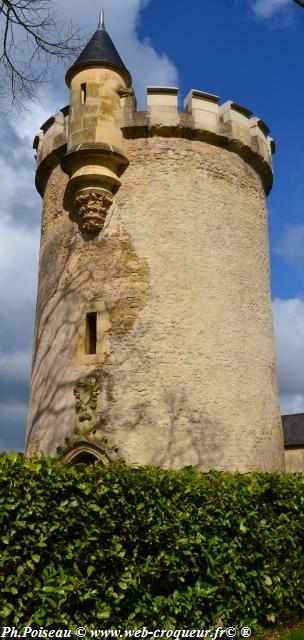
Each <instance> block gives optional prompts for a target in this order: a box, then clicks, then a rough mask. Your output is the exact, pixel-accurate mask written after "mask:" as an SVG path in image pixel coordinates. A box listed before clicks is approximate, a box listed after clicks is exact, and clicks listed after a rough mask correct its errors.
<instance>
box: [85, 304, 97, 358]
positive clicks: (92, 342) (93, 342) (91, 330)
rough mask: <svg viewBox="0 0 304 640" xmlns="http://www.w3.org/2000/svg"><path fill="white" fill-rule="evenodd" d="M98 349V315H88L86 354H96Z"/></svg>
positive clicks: (94, 313)
mask: <svg viewBox="0 0 304 640" xmlns="http://www.w3.org/2000/svg"><path fill="white" fill-rule="evenodd" d="M96 347H97V313H96V311H95V312H93V313H87V314H86V340H85V349H86V354H91V353H96Z"/></svg>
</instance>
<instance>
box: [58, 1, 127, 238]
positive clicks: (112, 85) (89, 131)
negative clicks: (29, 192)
mask: <svg viewBox="0 0 304 640" xmlns="http://www.w3.org/2000/svg"><path fill="white" fill-rule="evenodd" d="M66 83H67V86H68V87H69V89H70V109H69V121H68V137H67V153H66V155H65V157H64V159H63V161H62V164H61V166H62V168H63V170H64V171H65V172H66V173H67V174H68V175H69V182H68V185H67V203H68V206H69V207H70V208H71V210H72V211H71V213H72V216H74V218H75V220H76V221H77V222H78V224H79V226H80V228H81V229H82V230H83V231H86V232H91V233H96V232H99V231H100V230H101V229H102V227H103V224H104V220H105V217H106V215H107V212H108V210H109V208H110V207H111V205H112V203H113V194H115V193H116V192H117V190H118V188H119V186H120V184H121V183H120V176H121V175H122V173H123V171H124V170H125V168H126V167H127V165H128V159H127V157H126V155H125V153H124V149H123V147H124V145H123V136H122V132H121V129H120V119H121V102H120V99H121V97H122V96H124V95H128V94H131V93H132V89H131V88H130V87H131V84H132V78H131V75H130V73H129V71H128V70H127V69H126V67H125V65H124V63H123V61H122V60H121V58H120V56H119V54H118V52H117V50H116V48H115V46H114V44H113V42H112V40H111V38H110V36H109V35H108V33H107V31H106V28H105V24H104V16H103V12H102V11H101V15H100V21H99V26H98V29H97V31H96V32H95V33H94V35H93V36H92V38H91V39H90V41H89V42H88V44H87V46H86V47H85V48H84V50H83V51H82V53H81V54H80V56H79V58H78V59H77V60H76V62H75V63H74V64H73V66H72V67H71V68H70V69H69V70H68V72H67V74H66Z"/></svg>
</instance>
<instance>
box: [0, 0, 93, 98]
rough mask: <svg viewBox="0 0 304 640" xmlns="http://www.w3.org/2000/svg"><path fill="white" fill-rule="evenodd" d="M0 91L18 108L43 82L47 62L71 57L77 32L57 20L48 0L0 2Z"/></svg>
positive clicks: (74, 49)
mask: <svg viewBox="0 0 304 640" xmlns="http://www.w3.org/2000/svg"><path fill="white" fill-rule="evenodd" d="M0 33H1V36H0V37H1V41H2V47H1V48H0V90H1V92H2V96H5V99H6V100H7V97H9V98H10V99H11V102H12V106H13V107H15V108H20V107H23V106H24V105H25V103H26V102H27V101H28V100H32V99H33V98H34V97H35V94H36V91H37V89H38V88H39V86H40V85H41V84H42V83H43V82H45V81H46V79H47V76H48V71H49V68H50V66H51V65H50V62H51V59H52V58H53V59H54V61H55V60H56V61H58V59H63V58H66V57H68V58H69V57H71V56H73V55H74V56H75V55H76V54H77V52H78V49H79V46H80V43H81V38H80V31H79V29H77V28H75V27H74V26H73V25H70V26H69V27H68V28H65V27H64V26H63V24H62V22H60V21H58V19H57V16H56V13H55V10H54V4H53V2H52V0H0Z"/></svg>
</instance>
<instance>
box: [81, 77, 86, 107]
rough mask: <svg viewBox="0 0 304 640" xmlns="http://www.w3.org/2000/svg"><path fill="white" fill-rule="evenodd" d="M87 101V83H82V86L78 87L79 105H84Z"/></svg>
mask: <svg viewBox="0 0 304 640" xmlns="http://www.w3.org/2000/svg"><path fill="white" fill-rule="evenodd" d="M86 101H87V83H86V82H83V84H81V85H80V102H81V104H84V102H86Z"/></svg>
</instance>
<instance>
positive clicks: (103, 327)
mask: <svg viewBox="0 0 304 640" xmlns="http://www.w3.org/2000/svg"><path fill="white" fill-rule="evenodd" d="M160 133H161V132H158V135H152V134H153V132H152V133H151V135H150V136H148V137H140V136H139V133H138V131H137V132H134V134H133V135H132V136H131V135H130V139H126V140H125V151H126V155H127V156H128V158H129V160H130V166H129V167H128V169H127V170H126V172H125V174H124V175H123V177H122V187H121V188H120V190H119V191H118V193H117V195H116V200H115V203H114V205H113V206H112V207H111V209H110V211H109V213H108V216H107V218H106V223H105V228H104V230H103V231H102V232H101V233H100V234H99V235H98V236H97V237H91V236H89V235H87V234H84V233H81V232H80V231H79V229H78V226H77V225H76V223H74V222H72V221H71V219H70V217H69V213H68V211H67V210H65V208H64V204H63V202H64V188H65V184H66V180H67V178H66V177H65V175H64V174H63V173H62V171H61V169H60V168H59V164H57V165H56V163H55V164H54V168H53V169H51V170H50V173H49V177H48V180H47V181H46V183H45V184H46V188H45V194H44V202H45V206H44V213H43V226H42V241H41V255H40V270H39V288H38V303H37V317H36V338H35V345H34V363H33V373H32V386H31V404H30V415H29V430H28V449H27V453H28V455H32V454H33V453H34V452H35V451H37V450H41V451H42V452H43V453H44V454H50V455H56V450H57V447H58V445H63V443H64V438H65V437H66V436H69V435H70V434H71V432H72V431H73V429H74V428H75V425H78V422H77V421H78V419H79V414H78V415H77V412H76V407H75V396H74V393H73V389H75V384H76V382H77V380H78V379H79V378H83V377H84V376H86V375H88V374H91V375H93V374H94V373H95V375H96V378H98V380H99V381H100V389H99V392H98V399H97V408H96V411H95V414H94V416H95V417H94V420H93V421H91V425H92V424H93V422H94V424H95V423H96V425H97V428H98V429H99V431H100V432H101V433H102V434H103V435H106V436H107V437H108V439H109V442H110V443H111V444H112V443H113V444H114V445H116V446H117V447H118V449H119V455H121V456H122V457H124V458H125V459H126V461H127V462H131V463H139V464H157V465H160V466H162V467H172V468H180V467H183V466H185V465H189V464H192V465H198V466H199V468H200V469H202V470H207V469H210V468H220V469H226V470H235V469H238V470H241V471H249V470H254V469H263V470H268V469H269V470H270V469H282V468H283V440H282V431H281V421H280V413H279V406H278V392H277V377H276V364H275V353H274V338H273V327H272V315H271V306H270V291H269V259H268V239H267V216H266V209H265V194H264V188H263V186H262V181H261V178H260V176H259V175H258V173H257V172H256V171H255V169H253V168H252V167H251V166H250V165H249V164H248V163H247V162H246V161H245V160H244V159H243V158H242V157H240V155H239V154H238V153H236V152H234V151H232V150H229V151H228V150H227V149H225V148H222V147H219V146H216V145H215V144H208V143H207V142H203V141H200V140H189V139H187V138H181V137H161V135H159V134H160ZM127 137H129V136H128V135H127ZM131 138H133V139H131ZM92 309H96V310H97V311H98V317H99V315H100V318H99V320H98V323H99V324H98V332H99V334H100V335H99V337H98V345H99V346H98V349H97V354H96V355H86V354H85V353H84V352H83V349H82V347H81V345H82V344H83V322H84V317H85V314H86V313H87V312H89V311H90V310H92ZM77 428H78V426H77Z"/></svg>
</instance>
